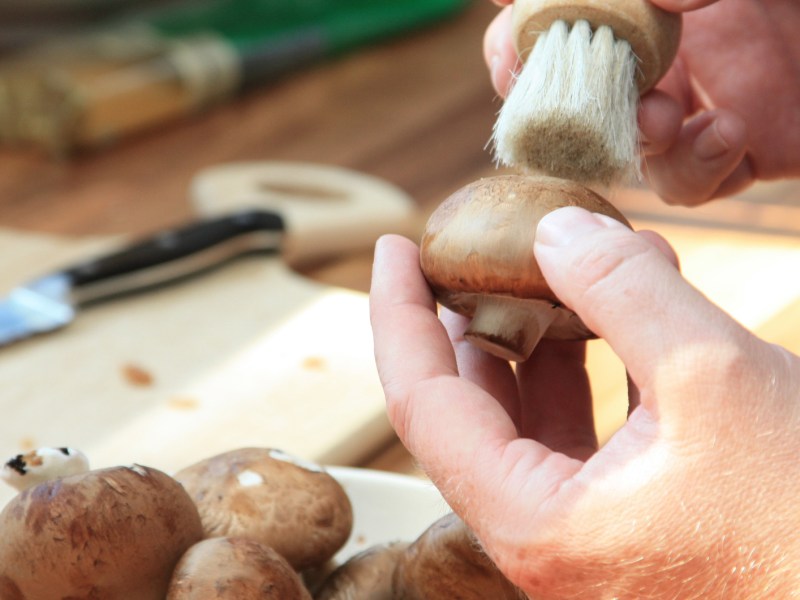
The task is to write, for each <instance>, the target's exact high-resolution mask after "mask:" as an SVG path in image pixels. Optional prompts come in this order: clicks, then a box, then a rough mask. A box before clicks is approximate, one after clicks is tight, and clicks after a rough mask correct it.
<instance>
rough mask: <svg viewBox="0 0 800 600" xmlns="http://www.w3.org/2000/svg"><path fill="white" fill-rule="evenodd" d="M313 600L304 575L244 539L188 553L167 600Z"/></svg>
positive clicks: (210, 542)
mask: <svg viewBox="0 0 800 600" xmlns="http://www.w3.org/2000/svg"><path fill="white" fill-rule="evenodd" d="M262 598H276V599H278V598H279V599H280V600H311V594H309V592H308V590H306V588H305V587H304V586H303V582H302V581H301V580H300V576H299V575H298V574H297V573H296V572H295V571H294V569H292V567H291V565H289V563H288V562H286V559H285V558H283V557H282V556H281V555H280V554H278V553H277V552H275V550H273V549H272V548H270V547H269V546H266V545H264V544H262V543H260V542H257V541H255V540H248V539H244V538H230V537H219V538H210V539H207V540H203V541H201V542H199V543H197V544H195V545H194V546H192V547H191V548H189V550H187V551H186V554H184V555H183V557H182V558H181V560H180V562H179V563H178V566H177V567H175V572H174V574H173V576H172V581H171V582H170V585H169V590H168V592H167V597H166V600H228V599H229V600H260V599H262Z"/></svg>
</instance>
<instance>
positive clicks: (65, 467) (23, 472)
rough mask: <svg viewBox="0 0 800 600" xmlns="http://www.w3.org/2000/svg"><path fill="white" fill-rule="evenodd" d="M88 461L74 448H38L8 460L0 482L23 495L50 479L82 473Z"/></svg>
mask: <svg viewBox="0 0 800 600" xmlns="http://www.w3.org/2000/svg"><path fill="white" fill-rule="evenodd" d="M88 470H89V459H88V458H86V455H85V454H84V453H83V452H81V451H80V450H76V449H75V448H39V449H38V450H33V451H31V452H28V453H27V454H18V455H16V456H14V457H13V458H11V459H9V460H8V461H7V462H6V463H5V464H4V465H3V468H2V470H0V479H2V480H3V481H5V482H6V483H7V484H8V485H10V486H11V487H13V488H15V489H17V490H19V491H23V490H25V489H28V488H29V487H33V486H35V485H39V484H40V483H43V482H45V481H49V480H51V479H57V478H59V477H68V476H70V475H77V474H78V473H85V472H86V471H88Z"/></svg>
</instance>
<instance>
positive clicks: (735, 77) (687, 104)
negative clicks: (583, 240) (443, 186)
mask: <svg viewBox="0 0 800 600" xmlns="http://www.w3.org/2000/svg"><path fill="white" fill-rule="evenodd" d="M657 3H658V5H659V6H660V7H661V8H663V9H665V10H667V11H678V10H684V11H690V12H685V13H684V14H683V32H682V35H681V42H680V47H679V51H678V56H677V58H676V60H675V61H674V63H673V65H672V68H671V69H670V70H669V71H668V72H667V74H666V75H665V76H664V78H663V79H662V80H661V81H660V82H659V83H658V85H657V86H656V87H655V89H653V90H651V91H650V92H648V93H646V94H644V95H643V96H642V97H641V98H640V99H639V102H638V126H639V139H640V141H641V146H640V150H641V153H642V154H643V156H644V166H643V171H644V175H645V176H646V178H647V179H648V182H649V183H650V184H651V186H652V187H653V188H654V189H655V191H656V192H657V193H659V195H661V197H662V198H663V199H664V200H665V201H667V202H669V203H672V204H684V205H694V204H700V203H702V202H705V201H707V200H710V199H712V198H717V197H721V196H725V195H729V194H732V193H735V192H737V191H740V190H742V189H744V188H746V187H747V186H748V185H750V184H751V183H753V182H754V181H756V180H758V179H776V178H781V177H796V176H797V175H798V174H800V136H798V135H797V132H798V131H800V111H798V108H797V107H798V106H800V41H798V39H797V37H796V35H795V32H796V31H797V30H798V29H800V5H798V4H797V3H796V2H795V0H763V1H762V0H718V1H716V2H709V1H708V0H697V1H695V2H690V1H683V2H679V1H677V0H657ZM497 4H501V5H503V4H506V5H507V4H509V2H507V1H504V0H497ZM653 4H654V5H655V4H656V0H653ZM511 11H512V7H511V6H507V7H506V9H504V10H503V11H502V12H501V13H500V15H499V16H498V17H497V19H495V21H494V22H493V23H492V24H491V25H490V27H489V28H488V30H487V32H486V36H485V40H484V55H485V58H486V61H487V65H489V67H490V70H491V75H492V81H493V83H494V86H495V88H496V89H497V91H498V93H500V95H501V96H505V95H506V92H507V91H508V89H509V88H510V87H513V84H514V80H513V78H514V77H515V76H516V75H515V71H518V70H519V69H520V68H521V67H522V63H521V62H520V61H519V60H518V56H517V52H516V49H515V48H514V46H513V41H512V18H511V17H512V15H511ZM635 158H636V159H637V160H638V156H637V157H635Z"/></svg>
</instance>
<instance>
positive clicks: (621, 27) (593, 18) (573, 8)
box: [513, 0, 681, 94]
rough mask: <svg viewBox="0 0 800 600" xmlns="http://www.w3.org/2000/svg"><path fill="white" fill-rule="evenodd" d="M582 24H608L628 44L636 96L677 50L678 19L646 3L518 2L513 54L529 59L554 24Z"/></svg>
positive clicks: (652, 82) (656, 77)
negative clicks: (635, 64)
mask: <svg viewBox="0 0 800 600" xmlns="http://www.w3.org/2000/svg"><path fill="white" fill-rule="evenodd" d="M580 20H586V21H588V22H589V24H590V25H591V27H592V29H593V30H595V29H597V28H598V27H600V26H602V25H607V26H609V27H610V28H611V29H612V30H613V32H614V35H615V36H616V37H617V39H623V40H626V41H627V42H628V43H629V44H630V45H631V48H632V49H633V52H634V53H635V54H636V56H637V57H638V58H639V60H640V72H639V75H638V81H637V84H638V87H639V91H640V93H642V94H643V93H645V92H646V91H648V90H649V89H650V88H652V87H653V86H654V85H655V84H656V83H657V82H658V80H659V79H661V77H663V76H664V73H666V72H667V69H669V66H670V65H671V64H672V61H673V60H674V58H675V55H676V54H677V52H678V44H679V43H680V36H681V16H680V15H679V14H676V13H669V12H666V11H664V10H662V9H660V8H658V7H656V6H655V5H653V4H652V3H651V2H649V1H648V0H516V1H515V2H514V10H513V35H514V42H515V44H516V47H517V52H519V54H520V56H524V55H527V54H528V52H530V50H531V48H533V45H534V43H535V42H536V38H537V37H538V36H539V34H540V33H542V32H545V31H547V30H548V29H550V26H551V25H552V24H553V22H555V21H565V22H567V23H569V24H570V25H571V24H573V23H575V22H576V21H580Z"/></svg>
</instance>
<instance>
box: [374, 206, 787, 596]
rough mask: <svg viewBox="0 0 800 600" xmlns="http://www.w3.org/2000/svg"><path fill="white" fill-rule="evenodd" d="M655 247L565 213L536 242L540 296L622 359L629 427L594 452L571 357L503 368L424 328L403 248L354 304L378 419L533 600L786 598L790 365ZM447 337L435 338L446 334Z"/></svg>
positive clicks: (601, 221)
mask: <svg viewBox="0 0 800 600" xmlns="http://www.w3.org/2000/svg"><path fill="white" fill-rule="evenodd" d="M658 246H659V244H656V243H653V240H652V236H648V235H646V234H644V233H638V234H637V233H633V232H631V231H630V230H628V229H627V228H625V227H623V226H622V225H619V224H618V223H617V222H616V221H612V220H609V219H606V218H601V217H597V216H594V215H591V214H590V213H588V212H586V211H583V210H581V209H577V208H566V209H560V210H558V211H555V212H553V213H551V214H550V215H548V216H547V217H545V218H544V219H543V220H542V222H541V224H540V225H539V227H538V230H537V241H536V245H535V254H536V257H537V260H538V262H539V264H540V267H541V269H542V272H543V273H544V275H545V277H546V278H547V280H548V282H549V283H550V285H551V287H552V289H553V290H554V292H555V293H556V294H557V295H558V296H559V297H560V298H561V299H562V300H563V301H564V302H565V303H566V304H567V305H569V306H571V307H572V308H573V309H574V310H575V311H576V312H577V313H578V314H579V316H581V318H582V319H583V320H584V322H586V323H587V325H588V326H589V327H590V328H591V329H592V330H593V331H595V332H596V333H597V334H598V335H600V336H601V337H603V338H604V339H605V340H606V341H607V342H608V343H609V344H610V346H611V348H612V349H613V350H614V351H615V352H616V353H617V354H618V355H619V356H620V357H621V359H622V360H623V362H624V363H625V365H626V368H627V369H628V373H629V377H630V381H631V394H630V405H631V412H630V415H629V419H628V421H627V423H626V424H625V425H624V426H623V427H622V428H621V429H620V430H619V431H618V432H616V434H615V435H614V436H613V437H612V439H611V440H610V441H608V442H607V443H606V444H605V445H604V446H603V447H602V448H600V449H599V450H598V449H597V440H596V437H595V432H594V424H593V416H592V407H591V398H590V387H589V382H588V378H587V373H586V371H585V367H584V362H583V359H584V350H585V345H584V344H583V343H578V342H558V343H556V342H547V341H544V342H542V343H541V344H540V345H539V346H538V347H537V349H536V350H535V351H534V354H533V356H532V357H531V359H529V360H528V361H526V362H524V363H520V364H518V365H517V366H516V373H515V372H514V371H513V370H512V368H511V367H510V365H509V364H507V363H505V362H503V361H500V360H499V359H496V358H494V357H491V356H489V355H487V354H483V353H481V352H479V351H477V350H476V349H474V348H472V347H471V346H470V345H469V344H467V343H466V342H464V341H463V339H462V338H461V337H460V332H461V331H463V327H464V322H463V319H461V318H460V317H456V316H455V315H453V314H451V313H447V312H445V314H443V315H442V321H444V322H445V323H446V325H447V330H446V329H445V326H444V325H443V324H442V322H441V321H440V320H439V319H438V318H437V316H436V312H435V303H434V300H433V297H432V296H431V292H430V290H429V288H428V286H427V284H426V282H425V280H424V277H423V276H422V274H421V272H420V270H419V266H418V264H419V255H418V251H417V248H416V247H415V246H414V244H412V243H411V242H409V241H408V240H405V239H403V238H398V237H388V238H384V239H382V240H381V242H380V243H379V245H378V248H377V253H376V259H375V268H374V275H373V289H372V293H371V303H372V304H371V306H372V320H373V329H374V335H375V354H376V361H377V364H378V370H379V374H380V377H381V381H382V383H383V386H384V390H385V393H386V401H387V410H388V414H389V418H390V419H391V422H392V424H393V426H394V428H395V429H396V431H397V434H398V435H399V437H400V439H401V440H402V441H403V443H404V444H405V445H406V446H407V448H408V449H409V451H410V452H411V454H412V455H413V456H415V457H416V458H417V460H418V461H419V463H420V465H421V466H422V467H423V468H424V470H425V471H426V472H427V474H428V475H429V476H430V477H431V479H432V481H433V482H434V483H435V484H436V486H437V487H438V488H439V489H440V490H441V492H442V494H443V495H444V497H445V498H446V500H447V501H448V503H449V504H450V506H451V507H452V508H453V509H454V510H455V511H456V512H457V513H458V514H459V515H460V516H461V517H462V518H463V519H464V520H465V521H466V522H467V523H468V524H469V525H470V526H471V527H472V528H473V529H474V531H475V532H476V534H477V536H478V538H479V539H480V540H481V542H482V544H483V545H484V547H485V549H486V551H487V552H488V553H489V555H490V556H491V557H492V559H493V560H494V561H495V562H496V563H497V565H498V567H499V568H500V569H501V570H502V571H503V572H504V573H505V574H506V575H507V576H508V577H509V579H511V581H512V582H513V583H515V584H516V585H518V586H519V587H520V588H522V589H523V590H524V591H525V592H526V593H528V594H530V596H531V598H536V599H537V600H546V599H550V598H552V599H560V600H563V599H565V598H601V597H602V598H631V599H633V598H664V599H672V598H682V599H686V598H725V599H726V600H736V599H745V598H747V599H750V598H768V597H769V598H788V597H793V596H792V595H791V594H796V593H797V592H798V591H799V590H800V568H799V567H798V565H800V540H798V537H797V535H796V532H797V527H798V525H800V504H798V501H797V490H798V489H800V461H798V460H797V457H798V455H800V403H799V402H798V401H800V358H798V357H797V356H794V355H792V354H790V353H789V352H787V351H786V350H784V349H782V348H779V347H777V346H774V345H770V344H767V343H765V342H763V341H761V340H759V339H758V338H756V337H755V336H753V335H752V334H751V333H749V332H748V331H746V330H745V329H743V328H742V327H741V326H740V325H739V324H737V323H736V322H735V321H734V320H732V319H731V318H730V317H729V316H728V315H726V314H725V313H723V312H722V311H721V310H720V309H719V308H717V307H715V306H714V305H712V304H711V303H709V301H708V300H707V299H705V298H704V297H703V296H702V295H701V294H700V293H699V292H698V291H697V290H695V289H694V288H692V287H691V286H690V285H689V284H688V283H687V282H686V281H685V280H684V279H683V278H682V277H681V275H680V273H679V272H678V270H677V269H676V268H675V267H674V266H673V264H672V263H671V261H670V260H669V259H668V254H667V257H665V252H663V251H659V249H658ZM448 331H449V336H448Z"/></svg>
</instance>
